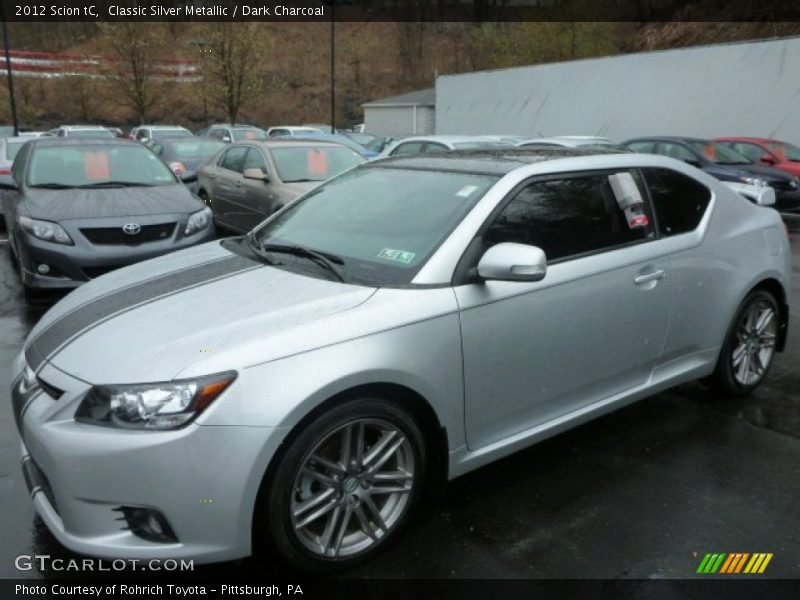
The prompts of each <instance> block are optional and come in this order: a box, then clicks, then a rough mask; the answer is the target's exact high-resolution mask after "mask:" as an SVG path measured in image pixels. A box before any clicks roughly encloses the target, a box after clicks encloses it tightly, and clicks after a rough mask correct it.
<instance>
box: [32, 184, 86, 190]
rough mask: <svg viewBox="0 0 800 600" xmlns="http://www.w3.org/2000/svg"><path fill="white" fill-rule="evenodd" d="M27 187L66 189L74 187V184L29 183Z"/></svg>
mask: <svg viewBox="0 0 800 600" xmlns="http://www.w3.org/2000/svg"><path fill="white" fill-rule="evenodd" d="M29 187H32V188H45V189H48V190H68V189H72V188H74V187H75V186H74V185H67V184H65V183H37V184H33V185H30V186H29Z"/></svg>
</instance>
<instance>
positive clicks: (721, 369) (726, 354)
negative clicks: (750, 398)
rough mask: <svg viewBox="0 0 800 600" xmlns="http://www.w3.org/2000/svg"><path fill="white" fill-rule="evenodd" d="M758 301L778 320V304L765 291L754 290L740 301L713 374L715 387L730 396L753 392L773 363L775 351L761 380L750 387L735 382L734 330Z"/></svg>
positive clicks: (735, 340)
mask: <svg viewBox="0 0 800 600" xmlns="http://www.w3.org/2000/svg"><path fill="white" fill-rule="evenodd" d="M760 301H766V302H768V303H769V304H770V305H771V306H772V309H773V310H774V311H775V318H779V316H780V308H779V307H778V303H777V301H776V300H775V297H774V296H773V295H772V294H770V293H769V292H767V291H766V290H755V291H753V292H750V293H749V294H748V295H747V296H746V297H745V299H744V300H742V302H741V304H740V305H739V308H738V309H737V310H736V315H735V316H734V318H733V321H732V322H731V325H730V327H729V329H728V334H727V336H726V337H725V343H724V344H723V346H722V351H721V352H720V355H719V361H718V364H717V371H716V373H715V379H716V384H717V387H719V388H720V389H721V390H722V391H724V392H725V393H727V394H729V395H732V396H746V395H747V394H749V393H750V392H752V391H753V390H755V389H756V388H757V387H758V386H759V385H761V384H762V383H763V382H764V379H766V377H767V375H768V374H769V370H770V368H771V367H772V363H774V362H775V352H776V351H777V350H776V351H775V352H773V354H772V358H771V359H770V361H769V364H768V365H767V368H766V369H765V370H764V374H763V375H762V376H761V379H759V380H758V381H757V382H756V383H752V384H750V385H742V384H741V383H739V382H738V381H736V377H735V376H734V373H733V362H732V355H733V349H734V347H735V345H736V342H737V339H736V328H737V327H738V325H739V322H740V321H741V319H742V316H743V315H744V313H745V312H746V311H747V310H749V309H750V306H751V305H752V304H753V303H754V302H760Z"/></svg>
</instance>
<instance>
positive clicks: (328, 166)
mask: <svg viewBox="0 0 800 600" xmlns="http://www.w3.org/2000/svg"><path fill="white" fill-rule="evenodd" d="M270 152H271V153H272V158H273V160H274V161H275V167H276V168H277V170H278V177H280V179H281V181H283V182H284V183H292V182H298V181H325V180H326V179H330V178H331V177H333V176H334V175H338V174H339V173H341V172H342V171H346V170H347V169H350V168H352V167H355V166H356V165H360V164H361V163H363V162H364V159H363V158H362V157H361V155H360V154H358V153H357V152H353V151H352V150H350V148H345V147H344V146H312V145H309V146H286V147H285V148H271V149H270Z"/></svg>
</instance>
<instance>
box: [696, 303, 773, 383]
mask: <svg viewBox="0 0 800 600" xmlns="http://www.w3.org/2000/svg"><path fill="white" fill-rule="evenodd" d="M779 319H780V309H779V308H778V303H777V302H776V301H775V297H774V296H773V295H772V294H770V293H769V292H767V291H765V290H755V291H753V292H751V293H750V294H748V295H747V297H746V298H745V299H744V300H743V301H742V303H741V304H740V305H739V308H738V309H737V311H736V316H735V317H734V318H733V321H732V322H731V325H730V328H729V329H728V334H727V335H726V337H725V343H724V344H723V345H722V350H721V351H720V355H719V359H718V360H717V367H716V370H715V371H714V373H713V374H712V376H711V377H710V378H709V381H708V383H710V384H711V385H712V387H713V388H714V389H717V390H719V391H721V392H723V393H725V394H727V395H729V396H746V395H748V394H749V393H750V392H752V391H753V390H755V389H756V388H757V387H758V386H759V385H760V384H761V382H762V381H764V378H765V377H766V376H767V373H768V372H769V368H770V366H772V362H773V359H774V358H775V344H776V341H777V335H778V325H779Z"/></svg>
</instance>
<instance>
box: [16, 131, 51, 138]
mask: <svg viewBox="0 0 800 600" xmlns="http://www.w3.org/2000/svg"><path fill="white" fill-rule="evenodd" d="M43 135H47V132H46V131H20V132H19V137H25V138H32V137H42V136H43Z"/></svg>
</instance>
